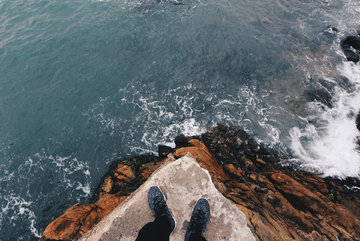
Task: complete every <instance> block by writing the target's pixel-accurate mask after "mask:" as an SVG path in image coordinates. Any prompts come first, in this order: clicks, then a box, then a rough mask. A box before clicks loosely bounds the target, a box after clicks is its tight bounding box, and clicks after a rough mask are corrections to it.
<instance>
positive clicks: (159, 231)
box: [136, 216, 172, 241]
mask: <svg viewBox="0 0 360 241" xmlns="http://www.w3.org/2000/svg"><path fill="white" fill-rule="evenodd" d="M171 232H172V229H171V223H170V221H169V219H168V218H167V217H166V216H160V217H157V218H156V219H155V221H154V222H151V223H148V224H146V225H145V226H144V227H143V228H142V229H141V230H140V231H139V234H138V237H137V239H136V241H169V236H170V233H171Z"/></svg>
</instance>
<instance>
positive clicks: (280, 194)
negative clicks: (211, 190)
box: [41, 126, 360, 240]
mask: <svg viewBox="0 0 360 241" xmlns="http://www.w3.org/2000/svg"><path fill="white" fill-rule="evenodd" d="M161 150H163V149H161ZM167 150H170V149H167ZM188 152H190V153H191V154H192V156H193V157H194V158H195V159H196V161H197V162H198V163H199V164H200V166H201V167H203V168H204V169H206V170H208V171H209V174H210V176H211V179H212V182H213V183H214V185H215V187H216V189H217V190H219V192H220V193H221V194H222V195H224V196H225V197H226V198H228V199H229V200H230V201H231V202H232V203H233V204H234V205H235V206H236V207H237V208H238V209H239V210H240V211H242V212H243V213H244V214H245V215H246V219H247V223H248V226H249V227H250V229H251V231H252V233H253V234H254V236H255V237H256V239H257V240H360V218H359V217H360V204H359V203H360V181H359V180H358V179H355V178H347V179H345V180H339V179H335V178H320V177H318V176H316V175H314V174H311V173H307V172H303V171H294V168H292V167H289V166H283V165H282V163H283V160H282V159H281V158H280V157H279V155H277V153H275V152H274V151H273V150H271V149H268V148H265V147H263V146H261V145H258V144H256V143H255V142H254V141H253V140H252V139H251V138H250V137H249V136H248V134H247V133H246V132H244V131H242V130H238V129H237V128H235V127H226V126H218V127H215V128H213V129H212V130H210V131H208V132H207V133H204V134H203V135H201V136H194V137H184V136H181V137H180V138H178V143H177V147H176V148H175V149H174V150H173V155H174V157H175V158H181V157H183V156H185V155H186V154H187V153H188ZM160 155H161V153H160ZM166 160H167V158H165V159H163V158H160V157H156V156H152V155H149V156H138V157H133V158H128V159H121V160H118V161H115V162H113V163H112V164H111V165H110V168H109V171H108V172H107V173H106V174H105V175H104V177H103V178H102V180H101V183H100V184H99V186H98V188H97V189H96V191H95V193H94V195H93V199H92V203H90V204H86V205H79V204H76V205H74V206H73V207H72V208H70V209H69V210H68V211H67V212H66V213H65V214H64V215H62V216H60V217H59V218H57V219H56V220H54V221H53V222H52V223H51V224H50V225H49V226H48V227H47V228H46V230H45V232H44V234H43V237H42V238H41V240H77V239H78V238H80V237H81V236H82V235H83V234H84V233H85V232H86V231H87V230H90V229H91V228H92V227H94V226H95V224H96V223H98V222H100V220H101V219H103V218H104V216H106V215H105V214H108V213H110V212H111V211H112V210H113V209H115V207H116V206H115V203H116V204H120V203H121V202H122V201H124V200H125V198H126V197H127V196H129V195H130V194H131V193H132V192H134V191H135V190H136V189H137V188H138V187H140V186H141V185H142V184H143V183H144V182H145V181H146V180H147V179H148V178H149V177H150V175H151V174H152V173H153V172H154V171H155V170H156V169H157V168H158V167H160V166H161V165H162V164H163V163H164V162H166ZM107 203H108V205H107ZM209 240H210V239H209Z"/></svg>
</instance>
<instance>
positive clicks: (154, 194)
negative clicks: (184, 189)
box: [136, 186, 176, 241]
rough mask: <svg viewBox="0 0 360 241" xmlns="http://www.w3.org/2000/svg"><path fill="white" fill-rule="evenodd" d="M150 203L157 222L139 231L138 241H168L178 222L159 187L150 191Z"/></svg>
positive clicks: (154, 187)
mask: <svg viewBox="0 0 360 241" xmlns="http://www.w3.org/2000/svg"><path fill="white" fill-rule="evenodd" d="M148 203H149V207H150V210H151V212H152V214H153V215H154V217H155V220H154V221H153V222H151V223H148V224H146V225H145V226H144V227H143V228H142V229H141V230H140V231H139V234H138V237H137V239H136V241H168V240H169V236H170V233H171V232H172V231H173V230H174V229H175V228H176V222H175V219H174V217H173V216H172V215H171V213H170V211H169V209H168V207H167V205H166V200H165V196H164V194H163V193H162V192H161V190H160V189H159V188H158V187H157V186H152V187H151V188H150V189H149V192H148Z"/></svg>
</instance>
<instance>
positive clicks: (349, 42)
mask: <svg viewBox="0 0 360 241" xmlns="http://www.w3.org/2000/svg"><path fill="white" fill-rule="evenodd" d="M342 46H343V47H344V48H347V47H349V46H351V47H353V48H354V49H356V50H359V51H360V37H358V36H348V37H347V38H346V39H345V40H344V41H343V42H342Z"/></svg>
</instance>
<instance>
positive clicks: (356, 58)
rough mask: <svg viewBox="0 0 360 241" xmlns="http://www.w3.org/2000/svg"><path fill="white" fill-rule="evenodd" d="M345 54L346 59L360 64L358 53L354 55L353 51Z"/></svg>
mask: <svg viewBox="0 0 360 241" xmlns="http://www.w3.org/2000/svg"><path fill="white" fill-rule="evenodd" d="M344 54H345V57H346V59H347V60H348V61H352V62H355V63H357V62H359V55H357V54H356V53H354V52H353V51H352V50H349V49H347V50H344Z"/></svg>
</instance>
